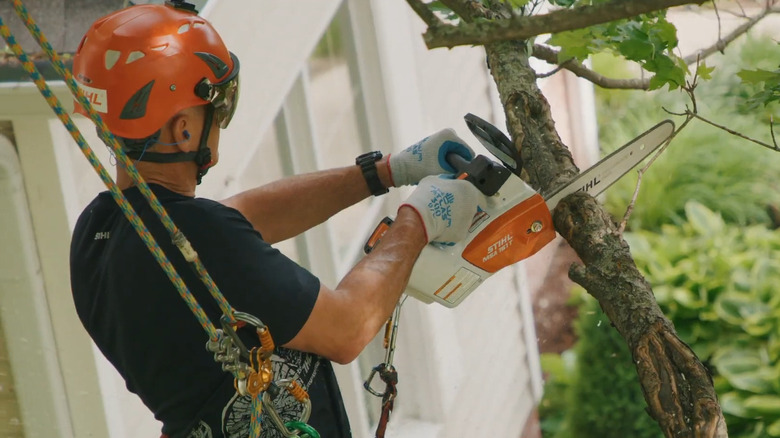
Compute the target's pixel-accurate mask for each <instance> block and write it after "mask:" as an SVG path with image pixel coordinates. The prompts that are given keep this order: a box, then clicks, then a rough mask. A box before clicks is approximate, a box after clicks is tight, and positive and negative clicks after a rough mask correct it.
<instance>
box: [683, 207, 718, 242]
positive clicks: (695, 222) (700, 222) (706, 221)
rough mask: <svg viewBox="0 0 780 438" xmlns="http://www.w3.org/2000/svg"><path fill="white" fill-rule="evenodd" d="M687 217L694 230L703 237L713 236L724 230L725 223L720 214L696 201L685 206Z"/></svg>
mask: <svg viewBox="0 0 780 438" xmlns="http://www.w3.org/2000/svg"><path fill="white" fill-rule="evenodd" d="M685 215H686V217H687V218H688V221H689V222H690V223H691V225H692V226H693V228H694V229H695V230H696V232H698V233H699V234H701V235H705V236H707V235H711V234H714V233H718V232H720V231H722V230H723V227H724V226H725V223H724V222H723V218H721V217H720V215H719V214H717V213H714V212H713V211H712V210H710V209H708V208H707V207H705V206H703V205H702V204H699V203H698V202H696V201H688V202H687V203H686V204H685Z"/></svg>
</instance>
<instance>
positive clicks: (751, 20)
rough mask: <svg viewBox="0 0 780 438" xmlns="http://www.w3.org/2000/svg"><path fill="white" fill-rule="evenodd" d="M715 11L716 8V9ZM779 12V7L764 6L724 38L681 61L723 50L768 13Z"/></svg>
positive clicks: (705, 56)
mask: <svg viewBox="0 0 780 438" xmlns="http://www.w3.org/2000/svg"><path fill="white" fill-rule="evenodd" d="M716 11H717V9H716ZM777 13H780V8H775V7H767V8H764V10H762V11H761V12H760V13H758V14H756V15H755V16H753V17H750V18H749V19H748V21H746V22H745V23H743V24H742V25H740V26H739V27H737V28H736V29H734V30H733V31H731V33H729V34H728V35H726V37H725V38H718V41H717V42H715V44H713V45H711V46H710V47H707V48H705V49H702V50H700V51H698V52H697V53H694V54H691V55H688V56H686V57H685V58H683V61H685V63H686V64H690V63H692V62H693V61H695V60H696V58H697V57H698V58H701V59H704V58H707V57H708V56H710V55H712V54H714V53H715V52H721V53H722V52H723V51H724V50H725V49H726V46H728V45H729V44H731V43H732V42H734V40H736V39H737V38H739V37H740V36H742V35H744V34H745V33H747V31H749V30H750V29H751V28H753V26H755V25H756V24H758V22H759V21H761V20H762V19H764V17H766V16H767V15H769V14H777ZM718 29H719V30H718V35H719V36H720V17H718Z"/></svg>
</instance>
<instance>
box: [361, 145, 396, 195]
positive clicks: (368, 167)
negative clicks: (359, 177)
mask: <svg viewBox="0 0 780 438" xmlns="http://www.w3.org/2000/svg"><path fill="white" fill-rule="evenodd" d="M381 159H382V153H381V152H379V151H371V152H366V153H365V154H360V155H358V157H357V158H355V164H356V165H358V166H360V171H361V172H363V179H365V180H366V184H367V185H368V190H369V191H370V192H371V194H372V195H374V196H381V195H384V194H385V193H387V192H389V191H390V190H389V189H388V188H387V187H385V186H384V184H382V181H380V180H379V173H378V172H377V170H376V162H377V161H379V160H381Z"/></svg>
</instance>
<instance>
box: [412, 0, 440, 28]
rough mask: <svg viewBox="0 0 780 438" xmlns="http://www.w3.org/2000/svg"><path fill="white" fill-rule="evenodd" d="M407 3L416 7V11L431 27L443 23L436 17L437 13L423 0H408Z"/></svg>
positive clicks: (413, 7)
mask: <svg viewBox="0 0 780 438" xmlns="http://www.w3.org/2000/svg"><path fill="white" fill-rule="evenodd" d="M406 3H408V4H409V6H411V8H412V9H414V12H416V13H417V15H419V16H420V18H422V20H423V21H424V22H425V24H427V25H428V27H429V28H432V27H437V26H441V25H442V22H441V20H439V19H438V18H437V17H436V14H434V13H433V11H431V10H430V9H429V8H428V6H426V5H425V3H423V2H422V1H421V0H406Z"/></svg>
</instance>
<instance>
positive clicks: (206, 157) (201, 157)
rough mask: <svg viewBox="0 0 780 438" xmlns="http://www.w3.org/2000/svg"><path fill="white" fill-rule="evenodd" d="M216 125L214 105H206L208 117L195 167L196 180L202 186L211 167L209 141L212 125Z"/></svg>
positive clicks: (206, 117) (204, 125)
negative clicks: (196, 170) (196, 171)
mask: <svg viewBox="0 0 780 438" xmlns="http://www.w3.org/2000/svg"><path fill="white" fill-rule="evenodd" d="M213 124H214V105H211V104H208V105H206V115H205V117H204V121H203V130H202V131H201V133H200V144H199V145H198V152H196V153H195V160H194V161H195V165H196V166H198V173H197V175H196V178H197V180H198V184H200V182H201V180H202V179H203V176H204V175H206V173H207V172H208V171H209V168H210V167H211V149H209V145H208V140H209V134H210V133H211V125H213Z"/></svg>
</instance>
